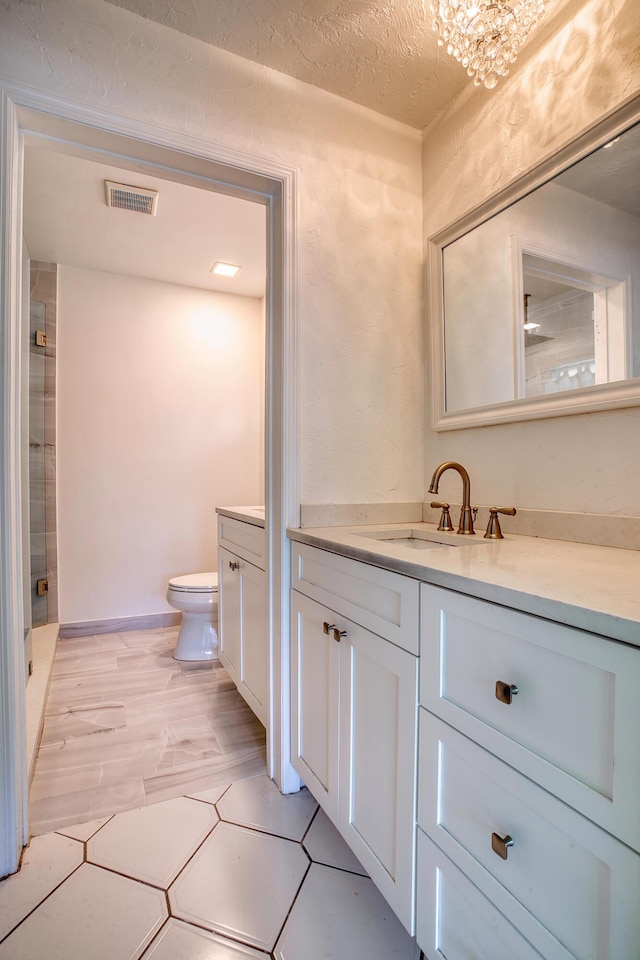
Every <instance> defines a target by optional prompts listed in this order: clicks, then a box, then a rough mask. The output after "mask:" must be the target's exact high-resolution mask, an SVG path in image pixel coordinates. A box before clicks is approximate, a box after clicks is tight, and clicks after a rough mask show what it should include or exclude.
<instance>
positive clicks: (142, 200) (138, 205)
mask: <svg viewBox="0 0 640 960" xmlns="http://www.w3.org/2000/svg"><path fill="white" fill-rule="evenodd" d="M104 187H105V191H106V198H107V206H108V207H117V208H118V209H119V210H132V211H133V213H146V214H148V215H149V216H150V217H155V215H156V211H157V209H158V197H159V196H160V194H159V193H158V191H157V190H145V188H144V187H132V186H130V185H129V184H126V183H114V182H113V181H112V180H105V182H104Z"/></svg>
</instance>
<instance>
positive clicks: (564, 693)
mask: <svg viewBox="0 0 640 960" xmlns="http://www.w3.org/2000/svg"><path fill="white" fill-rule="evenodd" d="M421 622H422V632H421V663H420V700H421V704H422V707H421V709H420V734H419V739H420V751H419V788H418V824H419V828H420V829H419V836H422V834H423V833H424V835H426V836H428V837H429V838H430V842H428V843H427V842H426V837H425V839H424V840H423V841H420V843H419V848H420V852H419V855H418V913H419V917H420V920H419V922H418V942H419V943H420V946H421V947H422V949H423V950H424V952H425V956H426V957H427V960H437V958H439V957H441V956H443V955H444V956H446V957H447V960H476V958H477V957H479V956H480V957H482V956H484V954H482V953H479V952H478V951H477V950H476V947H475V946H474V943H475V941H476V939H477V938H476V931H475V924H476V920H477V917H476V914H474V913H473V911H471V912H470V913H469V914H468V917H467V931H466V932H467V936H466V937H461V938H458V939H457V940H453V941H451V943H450V944H449V946H448V948H447V949H444V948H442V949H441V947H440V946H439V945H438V937H439V936H440V935H441V931H442V929H443V927H445V926H447V924H448V923H449V921H448V920H447V918H446V917H445V916H444V914H443V911H444V909H445V903H446V898H442V897H434V895H433V883H434V869H440V868H439V867H437V868H436V867H434V849H435V850H436V851H437V858H438V861H439V862H440V863H441V864H443V865H444V866H443V870H444V871H445V873H448V874H449V875H452V876H453V875H455V876H457V875H458V872H460V873H461V874H462V876H463V878H466V880H467V881H468V883H469V884H471V885H472V886H473V887H475V888H477V890H478V891H479V894H481V895H482V897H483V898H484V899H483V900H482V903H483V904H484V905H485V906H486V904H485V901H486V902H487V903H489V904H491V905H492V906H493V908H494V910H496V911H498V923H499V925H500V926H504V927H505V929H506V930H507V931H508V935H509V936H511V932H510V931H511V930H512V929H513V930H515V931H516V932H517V933H518V934H519V935H520V936H521V937H522V938H524V941H526V944H527V946H526V947H525V946H521V947H519V948H518V950H515V949H514V953H513V954H512V955H513V956H514V957H516V958H520V957H521V956H522V957H529V956H530V955H532V956H534V957H536V956H538V955H540V956H541V957H543V958H544V960H630V958H631V957H640V912H639V910H638V906H639V902H640V901H639V899H638V890H640V856H638V852H637V851H638V850H639V849H640V831H639V825H640V814H639V812H638V804H637V799H636V798H637V792H638V785H640V765H639V763H640V761H639V751H638V748H637V738H634V736H633V731H634V729H635V730H637V721H638V713H639V709H638V704H637V697H636V696H635V694H634V691H636V690H637V689H638V684H639V683H640V650H637V649H636V648H631V647H627V646H625V645H624V644H619V643H615V642H613V641H608V640H605V639H604V638H602V637H596V636H593V635H591V634H588V633H585V632H583V631H578V630H574V629H571V628H569V627H566V626H562V625H559V624H552V623H549V622H547V621H544V620H541V619H538V618H536V617H532V616H530V615H527V614H522V613H519V612H517V611H513V610H506V609H504V608H502V607H498V606H495V605H493V604H490V603H486V602H484V601H480V600H476V599H473V598H469V597H466V596H462V595H460V594H457V593H454V592H452V591H448V590H443V589H440V588H437V587H432V586H428V585H426V584H423V586H422V588H421ZM425 708H426V709H425ZM621 841H624V842H621ZM434 845H435V848H434ZM443 875H444V874H443ZM456 896H457V895H456ZM454 899H455V898H454ZM476 899H477V898H476ZM486 913H487V911H486V910H485V909H484V906H483V908H482V909H481V910H480V913H479V914H478V916H485V918H486ZM477 922H478V931H477V935H478V938H480V939H482V936H484V935H485V934H486V930H485V926H484V920H482V921H480V920H478V921H477ZM439 931H440V933H439ZM483 931H484V932H483ZM531 950H533V951H534V952H533V954H531V953H530V951H531ZM497 955H498V956H499V955H500V954H499V953H497Z"/></svg>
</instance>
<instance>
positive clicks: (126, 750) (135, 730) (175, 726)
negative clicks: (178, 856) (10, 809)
mask: <svg viewBox="0 0 640 960" xmlns="http://www.w3.org/2000/svg"><path fill="white" fill-rule="evenodd" d="M177 633H178V628H177V627H170V628H165V629H159V630H139V631H131V632H128V633H109V634H102V635H100V636H92V637H79V638H74V639H65V640H60V641H59V642H58V649H57V652H56V657H55V661H54V666H53V674H52V678H51V686H50V690H49V697H48V702H47V707H46V713H45V722H44V729H43V733H42V740H41V743H40V749H39V751H38V756H37V759H36V765H35V773H34V777H33V781H32V784H31V791H30V798H29V819H30V831H31V834H32V835H34V836H37V835H39V834H43V833H47V832H49V831H51V830H57V829H58V828H59V827H62V826H67V825H69V824H74V823H79V822H81V821H84V820H93V819H96V818H99V817H105V816H110V815H112V814H115V813H119V812H121V811H123V810H128V809H131V808H133V807H140V806H145V805H146V804H148V803H154V802H156V801H159V800H167V799H171V798H173V797H182V796H184V795H185V794H187V793H193V792H195V791H201V790H206V789H209V788H211V787H215V786H217V785H219V784H226V783H230V782H231V781H234V780H241V779H244V778H245V777H252V776H255V775H257V774H260V773H264V771H265V730H264V727H263V726H262V725H261V724H260V723H259V721H258V720H257V719H256V718H255V716H254V714H253V713H252V712H251V710H250V709H249V707H248V706H247V705H246V703H245V702H244V700H243V699H242V697H241V696H240V694H239V693H238V691H237V690H236V688H235V685H234V684H233V682H232V681H231V679H230V678H229V675H228V674H227V673H226V672H225V670H224V668H223V667H222V666H221V664H220V662H219V661H217V660H215V661H213V662H211V663H193V664H189V663H179V662H178V661H176V660H174V659H173V658H172V656H171V654H172V652H173V649H174V647H175V643H176V637H177Z"/></svg>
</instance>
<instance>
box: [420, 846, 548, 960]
mask: <svg viewBox="0 0 640 960" xmlns="http://www.w3.org/2000/svg"><path fill="white" fill-rule="evenodd" d="M416 914H417V928H416V940H417V942H418V945H419V946H420V947H421V948H422V949H423V950H424V952H425V955H426V957H428V960H543V957H542V955H541V954H539V953H538V951H537V950H534V948H533V947H532V946H531V944H530V943H527V941H526V940H525V939H524V937H522V936H521V935H520V934H519V933H518V931H517V930H516V929H515V927H513V926H512V925H511V924H510V923H509V921H508V920H507V919H506V918H505V917H503V915H502V914H501V913H500V912H499V911H498V910H496V908H495V907H494V905H493V904H492V903H491V902H490V901H489V900H487V898H486V897H485V896H483V894H482V893H480V891H479V890H478V888H477V887H474V885H473V884H472V883H470V882H469V880H467V878H466V877H465V875H464V874H463V873H461V871H460V870H458V868H457V867H456V866H455V864H454V863H452V862H451V860H449V858H448V857H446V856H445V855H444V853H443V852H442V850H440V848H439V847H437V846H436V845H435V843H433V842H432V841H431V840H430V839H429V837H427V836H426V834H424V833H423V832H422V830H418V885H417V902H416Z"/></svg>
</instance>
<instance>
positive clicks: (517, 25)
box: [429, 0, 544, 90]
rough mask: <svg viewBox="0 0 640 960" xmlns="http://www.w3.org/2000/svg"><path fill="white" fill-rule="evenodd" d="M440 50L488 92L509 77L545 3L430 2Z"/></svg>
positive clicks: (507, 0) (489, 0) (496, 0)
mask: <svg viewBox="0 0 640 960" xmlns="http://www.w3.org/2000/svg"><path fill="white" fill-rule="evenodd" d="M429 3H430V6H431V12H432V14H433V29H434V30H435V31H436V32H437V34H438V46H440V47H444V48H445V50H446V51H447V53H448V54H449V55H450V56H452V57H455V58H456V60H458V61H459V62H460V63H461V64H462V66H463V67H465V69H466V71H467V74H468V75H469V76H470V77H473V82H474V84H475V85H476V86H477V87H479V86H481V85H482V84H484V86H485V87H487V88H488V89H489V90H491V89H493V87H495V85H496V83H497V82H498V79H499V78H500V77H506V76H507V74H508V73H509V66H510V65H511V64H512V63H514V61H515V60H516V57H517V56H518V52H519V50H520V47H521V46H522V45H523V43H524V42H525V40H526V39H527V37H528V36H529V34H530V33H531V31H532V30H533V28H534V27H535V25H536V24H537V23H538V21H539V20H541V19H542V17H543V16H544V0H429Z"/></svg>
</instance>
